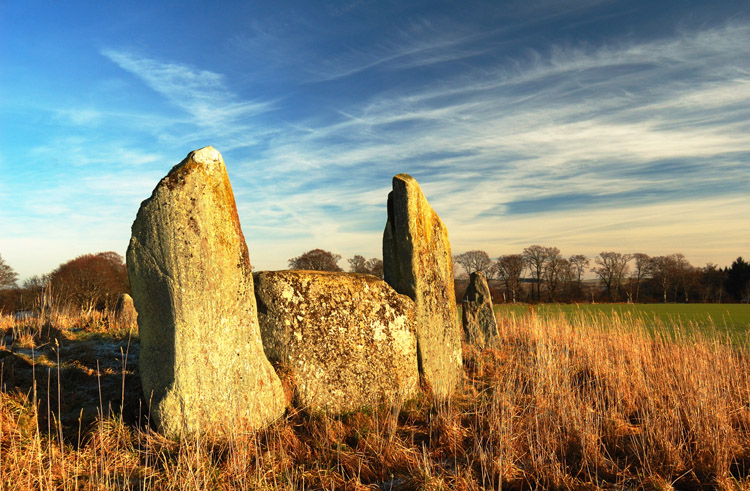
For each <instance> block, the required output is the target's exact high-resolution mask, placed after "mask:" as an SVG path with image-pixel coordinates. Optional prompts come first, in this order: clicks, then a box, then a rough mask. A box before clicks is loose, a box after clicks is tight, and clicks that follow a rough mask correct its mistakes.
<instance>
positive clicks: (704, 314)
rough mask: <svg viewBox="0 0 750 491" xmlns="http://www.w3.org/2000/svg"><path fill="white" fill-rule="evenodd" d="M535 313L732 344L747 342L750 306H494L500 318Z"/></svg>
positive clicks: (573, 322) (575, 322)
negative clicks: (631, 324) (617, 323)
mask: <svg viewBox="0 0 750 491" xmlns="http://www.w3.org/2000/svg"><path fill="white" fill-rule="evenodd" d="M531 310H534V311H535V312H536V314H537V315H539V316H541V317H543V318H546V319H555V318H556V317H559V316H560V315H563V316H564V317H565V319H566V320H567V321H568V322H570V323H572V324H573V325H577V324H580V323H581V322H584V323H586V324H595V323H597V322H599V323H601V324H602V325H608V324H611V323H612V322H613V321H617V320H623V321H625V322H635V323H638V324H639V325H643V326H645V327H646V328H647V330H649V331H650V332H652V333H654V334H661V335H666V336H672V335H674V334H675V332H676V331H678V332H679V336H681V337H683V338H684V337H686V336H689V335H690V334H691V333H694V332H699V333H701V334H702V335H705V336H709V337H717V338H719V339H727V338H728V339H731V342H732V343H735V344H746V343H747V342H748V341H750V338H749V336H750V305H748V304H715V303H702V304H684V303H668V304H609V303H603V304H538V305H528V304H497V305H495V313H496V315H497V316H498V318H499V319H502V318H508V317H510V316H512V315H515V316H523V315H526V314H527V313H529V312H530V311H531Z"/></svg>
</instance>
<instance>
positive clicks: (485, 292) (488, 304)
mask: <svg viewBox="0 0 750 491" xmlns="http://www.w3.org/2000/svg"><path fill="white" fill-rule="evenodd" d="M461 307H462V320H463V325H464V335H465V336H466V341H467V342H468V343H470V344H473V345H475V346H478V347H479V348H484V347H485V346H487V344H488V343H489V342H490V340H491V339H492V338H493V337H495V336H496V335H497V319H496V318H495V311H494V310H493V309H492V295H491V294H490V288H489V286H488V285H487V278H485V277H484V274H482V273H481V272H479V271H476V272H474V273H471V276H470V277H469V286H468V287H467V288H466V293H465V294H464V298H463V300H462V301H461Z"/></svg>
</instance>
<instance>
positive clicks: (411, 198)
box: [383, 174, 462, 398]
mask: <svg viewBox="0 0 750 491" xmlns="http://www.w3.org/2000/svg"><path fill="white" fill-rule="evenodd" d="M383 273H384V276H385V281H386V282H388V284H390V285H391V286H392V287H393V288H394V289H395V290H396V291H397V292H399V293H403V294H405V295H407V296H409V297H410V298H411V299H412V300H414V302H415V303H416V308H417V350H418V355H419V366H420V371H421V372H422V374H423V375H424V377H425V380H426V381H427V382H428V383H429V384H430V385H431V386H432V390H433V392H434V393H435V395H436V396H438V397H441V398H444V397H447V396H449V395H450V394H451V392H452V391H453V389H454V388H455V387H456V384H458V381H459V378H460V375H461V364H462V361H461V329H460V327H459V325H458V311H457V309H456V297H455V293H454V286H453V258H452V256H451V246H450V242H449V241H448V230H447V229H446V228H445V225H443V222H442V221H441V220H440V217H438V215H437V213H435V212H434V211H433V209H432V207H430V204H429V203H428V202H427V199H425V197H424V195H423V194H422V190H421V189H420V188H419V184H418V183H417V181H416V180H415V179H414V178H413V177H411V176H409V175H407V174H399V175H397V176H395V177H394V178H393V191H392V192H391V193H389V194H388V222H387V223H386V225H385V232H384V234H383Z"/></svg>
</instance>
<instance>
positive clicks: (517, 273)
mask: <svg viewBox="0 0 750 491" xmlns="http://www.w3.org/2000/svg"><path fill="white" fill-rule="evenodd" d="M496 269H497V274H498V276H499V277H500V279H501V280H502V281H503V283H505V290H506V291H507V292H508V293H509V294H510V296H511V299H512V300H513V303H516V300H517V298H518V297H519V296H520V293H521V275H522V274H523V270H524V269H526V261H524V259H523V256H522V255H521V254H509V255H507V256H500V257H499V258H497V268H496Z"/></svg>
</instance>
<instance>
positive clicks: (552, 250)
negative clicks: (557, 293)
mask: <svg viewBox="0 0 750 491" xmlns="http://www.w3.org/2000/svg"><path fill="white" fill-rule="evenodd" d="M559 254H560V249H558V248H557V247H544V246H540V245H537V244H534V245H531V246H529V247H527V248H526V249H524V250H523V258H524V260H525V261H526V264H527V266H528V268H529V270H530V271H531V274H532V276H533V278H534V280H535V282H536V300H539V299H540V298H541V286H542V278H543V276H544V268H546V267H547V261H548V259H549V257H550V256H553V255H559Z"/></svg>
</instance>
